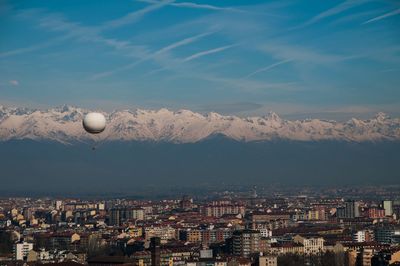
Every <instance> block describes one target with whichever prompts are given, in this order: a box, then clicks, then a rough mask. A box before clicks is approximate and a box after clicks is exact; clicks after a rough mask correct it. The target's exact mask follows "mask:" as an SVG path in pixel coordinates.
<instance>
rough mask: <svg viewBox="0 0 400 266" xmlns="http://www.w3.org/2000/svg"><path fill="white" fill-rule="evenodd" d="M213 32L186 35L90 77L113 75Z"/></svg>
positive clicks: (97, 77)
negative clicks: (138, 58) (186, 36)
mask: <svg viewBox="0 0 400 266" xmlns="http://www.w3.org/2000/svg"><path fill="white" fill-rule="evenodd" d="M213 33H214V32H206V33H201V34H198V35H194V36H192V37H188V38H185V39H182V40H179V41H177V42H174V43H172V44H169V45H167V46H164V47H162V48H160V49H158V50H157V51H155V52H154V53H148V55H147V56H145V57H143V58H142V59H140V60H138V61H136V62H133V63H131V64H128V65H125V66H122V67H118V68H116V69H113V70H109V71H105V72H101V73H97V74H94V75H93V76H92V77H91V79H93V80H96V79H100V78H104V77H107V76H111V75H113V74H115V73H117V72H120V71H124V70H128V69H130V68H133V67H135V66H137V65H139V64H141V63H143V62H145V61H147V60H150V59H156V58H157V57H158V56H160V55H162V54H165V53H167V52H169V51H171V50H174V49H176V48H178V47H181V46H184V45H188V44H191V43H193V42H195V41H197V40H199V39H201V38H204V37H206V36H208V35H211V34H213Z"/></svg>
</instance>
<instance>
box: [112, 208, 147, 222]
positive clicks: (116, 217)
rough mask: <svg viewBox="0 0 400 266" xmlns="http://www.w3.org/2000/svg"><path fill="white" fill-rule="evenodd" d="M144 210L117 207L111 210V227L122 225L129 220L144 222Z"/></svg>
mask: <svg viewBox="0 0 400 266" xmlns="http://www.w3.org/2000/svg"><path fill="white" fill-rule="evenodd" d="M144 218H145V215H144V210H143V209H142V208H131V207H117V208H112V209H111V210H110V221H109V224H110V225H117V226H119V225H121V224H122V223H123V222H126V221H127V220H144Z"/></svg>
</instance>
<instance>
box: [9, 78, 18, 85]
mask: <svg viewBox="0 0 400 266" xmlns="http://www.w3.org/2000/svg"><path fill="white" fill-rule="evenodd" d="M8 83H9V84H10V85H12V86H18V85H19V81H18V80H16V79H12V80H10V81H8Z"/></svg>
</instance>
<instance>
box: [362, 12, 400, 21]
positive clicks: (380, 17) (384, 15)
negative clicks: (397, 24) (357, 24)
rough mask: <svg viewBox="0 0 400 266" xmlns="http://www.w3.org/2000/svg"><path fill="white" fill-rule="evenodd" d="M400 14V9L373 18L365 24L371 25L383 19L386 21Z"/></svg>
mask: <svg viewBox="0 0 400 266" xmlns="http://www.w3.org/2000/svg"><path fill="white" fill-rule="evenodd" d="M399 14H400V8H399V9H395V10H393V11H391V12H388V13H385V14H383V15H380V16H377V17H374V18H371V19H369V20H367V21H365V22H364V23H363V24H368V23H371V22H375V21H379V20H382V19H385V18H388V17H392V16H395V15H399Z"/></svg>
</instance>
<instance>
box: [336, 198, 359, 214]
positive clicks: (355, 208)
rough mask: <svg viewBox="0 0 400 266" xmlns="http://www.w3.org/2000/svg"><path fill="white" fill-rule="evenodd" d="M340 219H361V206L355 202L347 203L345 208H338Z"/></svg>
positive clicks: (349, 201)
mask: <svg viewBox="0 0 400 266" xmlns="http://www.w3.org/2000/svg"><path fill="white" fill-rule="evenodd" d="M337 217H338V218H356V217H360V204H359V203H358V202H357V201H354V200H347V201H345V206H344V207H341V208H337Z"/></svg>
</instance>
